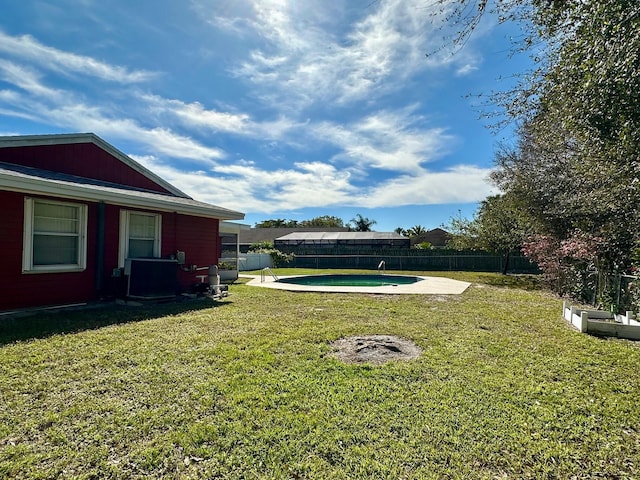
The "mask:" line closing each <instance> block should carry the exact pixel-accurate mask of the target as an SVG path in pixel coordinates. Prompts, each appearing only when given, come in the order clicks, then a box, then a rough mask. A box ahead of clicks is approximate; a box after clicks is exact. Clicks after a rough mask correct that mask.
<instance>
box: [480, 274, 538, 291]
mask: <svg viewBox="0 0 640 480" xmlns="http://www.w3.org/2000/svg"><path fill="white" fill-rule="evenodd" d="M478 280H479V281H480V282H482V283H485V284H487V285H491V286H494V287H503V288H518V289H522V290H542V289H543V288H544V285H543V284H542V278H541V277H540V276H539V275H482V274H480V275H478Z"/></svg>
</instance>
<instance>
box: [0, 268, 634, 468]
mask: <svg viewBox="0 0 640 480" xmlns="http://www.w3.org/2000/svg"><path fill="white" fill-rule="evenodd" d="M280 273H291V272H290V271H286V272H285V271H281V272H280ZM434 275H435V274H434ZM447 276H450V277H451V278H456V279H460V280H467V281H471V282H473V286H472V287H471V288H470V289H468V290H467V291H466V292H465V293H464V294H463V295H461V296H380V295H342V294H314V293H292V292H286V291H280V290H272V289H262V288H255V287H249V286H247V285H244V284H235V285H233V286H231V289H230V290H231V296H230V297H229V298H228V299H227V300H225V301H222V302H218V303H216V302H213V301H210V300H204V301H188V302H182V303H179V304H168V305H159V306H154V307H137V308H135V307H127V308H125V307H110V308H103V309H97V310H87V311H82V312H66V313H58V314H48V315H39V316H34V317H25V318H21V319H17V320H12V321H7V320H6V319H5V320H0V322H2V323H0V335H1V336H0V405H1V407H0V477H6V478H238V479H240V478H318V479H340V478H358V479H359V478H375V479H379V478H389V479H399V478H487V479H489V478H536V479H539V478H640V401H639V400H640V375H639V374H638V365H640V348H639V345H638V344H636V343H633V342H628V341H622V340H606V339H599V338H594V337H589V336H586V335H583V334H580V333H578V332H576V331H574V330H572V329H571V328H570V327H569V326H567V324H565V322H564V321H563V320H562V319H561V301H560V300H559V299H557V298H555V297H553V296H552V295H551V294H549V293H546V292H544V291H542V290H539V289H537V287H536V282H535V281H532V280H531V279H528V278H520V277H501V276H500V275H493V274H472V273H454V274H448V275H447ZM353 334H393V335H398V336H401V337H405V338H408V339H411V340H413V341H414V342H416V343H417V344H418V345H419V346H420V347H421V348H422V349H423V350H424V353H423V355H422V356H421V357H420V358H419V359H418V360H414V361H411V362H396V363H389V364H385V365H381V366H372V365H367V364H361V365H348V364H343V363H341V362H340V361H338V360H336V359H334V358H332V357H331V356H330V355H329V354H330V353H331V347H330V345H329V342H331V341H333V340H336V339H338V338H340V337H342V336H347V335H353Z"/></svg>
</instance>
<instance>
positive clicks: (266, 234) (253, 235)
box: [240, 227, 348, 245]
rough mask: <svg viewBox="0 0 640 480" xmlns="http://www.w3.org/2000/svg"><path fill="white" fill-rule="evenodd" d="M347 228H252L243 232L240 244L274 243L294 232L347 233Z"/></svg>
mask: <svg viewBox="0 0 640 480" xmlns="http://www.w3.org/2000/svg"><path fill="white" fill-rule="evenodd" d="M347 231H348V229H347V228H340V227H334V228H326V227H274V228H252V229H250V230H243V231H242V233H241V235H240V243H241V244H243V245H244V244H248V245H252V244H254V243H262V242H273V241H274V240H275V239H276V238H279V237H282V236H284V235H288V234H289V233H293V232H347Z"/></svg>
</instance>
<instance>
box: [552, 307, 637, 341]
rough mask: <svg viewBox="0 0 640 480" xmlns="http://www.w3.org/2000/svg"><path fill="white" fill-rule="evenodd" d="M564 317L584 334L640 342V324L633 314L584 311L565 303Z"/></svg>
mask: <svg viewBox="0 0 640 480" xmlns="http://www.w3.org/2000/svg"><path fill="white" fill-rule="evenodd" d="M562 316H563V317H564V319H565V320H567V321H568V322H570V323H571V324H572V325H573V326H574V327H576V328H577V329H578V330H580V331H581V332H583V333H590V334H592V335H603V336H608V337H618V338H628V339H631V340H640V322H638V321H636V320H634V318H633V314H632V312H627V313H626V314H625V315H614V314H612V313H609V312H603V311H601V310H583V309H580V308H578V307H572V306H571V305H569V304H568V303H567V302H563V305H562Z"/></svg>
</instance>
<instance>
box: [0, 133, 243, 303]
mask: <svg viewBox="0 0 640 480" xmlns="http://www.w3.org/2000/svg"><path fill="white" fill-rule="evenodd" d="M242 218H244V214H243V213H240V212H236V211H233V210H229V209H226V208H222V207H217V206H215V205H210V204H207V203H203V202H199V201H196V200H194V199H193V198H191V197H190V196H188V195H187V194H185V193H183V192H181V191H180V190H178V189H177V188H176V187H174V186H173V185H171V184H169V183H168V182H166V181H164V180H162V179H161V178H160V177H158V176H157V175H155V174H154V173H152V172H151V171H149V170H148V169H146V168H145V167H143V166H142V165H140V164H139V163H137V162H135V161H134V160H133V159H131V158H129V157H128V156H126V155H125V154H123V153H122V152H120V151H118V150H117V149H116V148H114V147H113V146H111V145H109V144H108V143H106V142H105V141H104V140H102V139H101V138H99V137H97V136H96V135H94V134H92V133H82V134H63V135H35V136H14V137H0V229H1V230H0V232H1V234H0V259H1V261H0V310H10V309H15V308H24V307H34V306H46V305H64V304H74V303H84V302H89V301H93V300H99V299H105V298H115V297H118V296H131V297H136V296H138V297H142V298H146V297H154V296H163V295H172V294H175V293H179V292H180V291H186V290H188V289H190V288H192V287H193V285H194V284H195V283H197V282H198V280H201V279H202V277H200V278H198V275H200V274H203V273H204V274H206V273H207V272H206V271H205V272H202V271H198V270H196V269H197V268H200V267H203V268H204V267H207V266H208V265H210V264H216V263H218V258H219V257H220V251H221V244H220V239H219V227H220V221H221V220H239V219H242Z"/></svg>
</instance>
